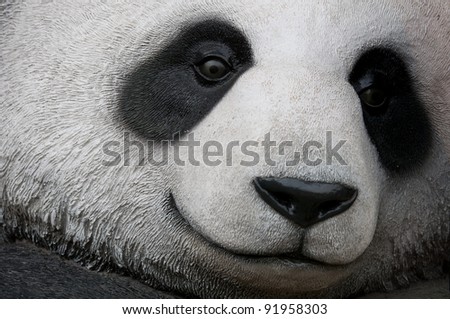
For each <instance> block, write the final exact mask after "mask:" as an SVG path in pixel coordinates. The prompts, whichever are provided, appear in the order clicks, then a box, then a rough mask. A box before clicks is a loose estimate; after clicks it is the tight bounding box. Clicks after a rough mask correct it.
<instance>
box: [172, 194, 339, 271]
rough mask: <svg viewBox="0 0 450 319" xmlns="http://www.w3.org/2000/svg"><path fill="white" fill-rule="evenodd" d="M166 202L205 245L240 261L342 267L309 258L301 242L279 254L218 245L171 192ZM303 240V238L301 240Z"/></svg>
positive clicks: (180, 220)
mask: <svg viewBox="0 0 450 319" xmlns="http://www.w3.org/2000/svg"><path fill="white" fill-rule="evenodd" d="M168 197H169V198H168V202H169V207H170V208H169V211H170V212H171V213H172V214H173V215H174V217H175V218H176V219H177V220H178V221H179V222H181V223H183V224H184V225H185V227H187V228H188V229H189V231H190V232H192V234H195V235H197V236H199V237H201V239H202V241H203V242H204V243H205V245H208V246H210V247H212V248H213V249H215V250H219V251H221V252H222V253H223V252H224V253H225V254H227V255H232V256H233V257H235V258H238V260H239V261H241V262H251V263H253V262H254V263H265V264H273V265H277V266H280V265H289V266H294V265H297V266H302V267H305V266H312V267H319V268H324V267H325V268H328V267H329V268H339V267H342V265H334V264H330V263H326V262H323V261H319V260H315V259H312V258H309V257H307V256H305V255H303V253H302V244H300V246H299V248H298V249H297V250H296V251H292V252H288V253H280V254H258V253H255V254H246V253H242V252H239V251H234V250H232V249H229V248H227V247H224V246H223V245H220V244H218V243H216V242H214V241H213V240H211V239H210V238H208V237H207V236H205V235H204V234H202V233H201V232H199V231H197V230H196V229H195V228H194V227H193V226H192V225H191V224H190V223H189V222H188V221H187V220H186V218H184V216H183V214H182V213H181V211H180V209H179V208H178V206H177V204H176V201H175V198H174V196H173V194H172V193H170V194H169V196H168ZM302 242H303V240H302Z"/></svg>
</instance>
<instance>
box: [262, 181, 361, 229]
mask: <svg viewBox="0 0 450 319" xmlns="http://www.w3.org/2000/svg"><path fill="white" fill-rule="evenodd" d="M253 183H254V185H255V188H256V191H257V192H258V194H259V195H260V196H261V198H262V199H263V200H264V201H265V202H266V203H267V204H269V205H270V206H271V207H272V208H273V209H275V210H276V211H277V212H279V213H280V214H281V215H283V216H285V217H286V218H288V219H290V220H292V221H294V222H295V223H297V224H299V225H300V226H302V227H308V226H311V225H313V224H315V223H317V222H320V221H323V220H325V219H328V218H330V217H333V216H335V215H337V214H340V213H342V212H344V211H346V210H347V209H348V208H349V207H350V206H351V205H352V204H353V202H354V201H355V199H356V196H357V194H358V192H357V190H355V189H353V188H350V187H347V186H344V185H341V184H336V183H324V182H307V181H302V180H299V179H295V178H273V177H258V178H256V179H255V180H254V181H253Z"/></svg>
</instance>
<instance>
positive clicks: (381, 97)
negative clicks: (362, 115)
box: [360, 88, 387, 108]
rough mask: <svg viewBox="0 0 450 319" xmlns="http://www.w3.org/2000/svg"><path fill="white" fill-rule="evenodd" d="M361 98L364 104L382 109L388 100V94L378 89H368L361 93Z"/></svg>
mask: <svg viewBox="0 0 450 319" xmlns="http://www.w3.org/2000/svg"><path fill="white" fill-rule="evenodd" d="M360 98H361V100H362V101H363V102H364V104H366V105H368V106H370V107H374V108H377V107H381V106H383V105H384V104H385V102H386V100H387V96H386V93H385V92H384V91H383V90H381V89H378V88H368V89H366V90H364V91H363V92H362V93H360Z"/></svg>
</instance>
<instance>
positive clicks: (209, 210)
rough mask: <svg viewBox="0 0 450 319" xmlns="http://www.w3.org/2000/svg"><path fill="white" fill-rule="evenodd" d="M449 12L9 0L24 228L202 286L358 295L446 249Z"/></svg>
mask: <svg viewBox="0 0 450 319" xmlns="http://www.w3.org/2000/svg"><path fill="white" fill-rule="evenodd" d="M184 6H186V4H184ZM61 12H67V13H69V12H70V15H67V16H66V15H61V14H60V13H61ZM449 13H450V12H449V10H448V6H446V4H445V1H438V2H435V3H433V4H426V3H422V5H421V6H417V5H414V4H413V3H412V2H411V3H409V2H405V3H402V4H397V3H395V4H394V3H392V2H389V1H372V2H364V3H359V4H355V3H353V2H350V1H348V2H340V3H338V4H330V3H328V2H325V1H324V2H314V3H312V2H311V3H302V4H297V3H288V2H286V3H284V2H283V3H281V2H280V3H279V2H277V3H276V4H274V3H273V2H269V1H267V2H261V3H259V2H258V4H257V5H256V4H255V5H252V6H249V5H248V3H245V2H240V1H236V2H229V1H227V2H224V3H221V2H220V3H218V2H214V3H212V2H211V3H210V2H205V1H199V2H198V3H196V2H193V3H190V4H189V5H188V7H187V8H185V7H183V6H180V4H179V3H177V1H173V3H169V4H164V5H160V4H158V3H157V2H150V3H146V4H140V5H139V6H138V5H134V4H126V5H125V4H123V5H121V6H113V5H111V6H104V5H102V6H95V5H92V4H91V5H89V6H87V7H86V8H84V7H83V8H80V7H78V6H75V5H74V4H71V3H64V4H61V3H60V2H58V3H49V4H45V5H40V6H36V7H35V6H33V5H28V6H26V7H25V6H23V5H17V7H12V9H10V10H5V14H4V15H5V17H8V19H4V21H5V22H4V24H5V30H6V31H5V33H4V34H3V35H2V36H3V37H4V39H5V43H6V46H5V47H4V48H2V51H1V55H2V57H4V58H5V61H7V64H6V68H5V70H4V71H3V73H1V74H0V75H1V78H0V80H1V81H2V83H4V84H6V85H7V90H6V91H5V92H3V93H2V99H3V101H4V103H2V113H3V114H5V115H6V117H5V118H4V119H2V126H3V127H2V129H1V134H2V137H4V138H2V141H1V143H2V144H0V145H1V148H0V149H1V152H2V153H1V154H0V164H1V165H2V166H0V186H1V187H2V189H3V209H4V219H5V225H6V228H7V230H8V233H9V234H10V236H11V237H25V238H29V239H32V240H34V241H36V242H38V243H40V244H42V245H45V246H47V247H50V248H52V249H54V250H57V251H58V252H60V253H61V254H65V255H68V256H77V257H79V258H80V259H81V260H83V261H84V262H86V263H89V264H90V265H92V266H97V267H101V266H108V267H113V268H119V269H122V270H125V271H127V272H128V273H131V274H133V275H135V276H138V277H139V278H141V279H143V280H146V281H147V282H148V283H150V284H152V285H154V286H155V287H161V288H165V289H171V290H175V291H179V292H182V293H185V294H192V295H197V296H210V297H211V296H227V297H230V296H322V295H327V296H338V295H348V294H351V293H354V292H357V291H360V290H361V289H362V288H364V287H369V286H370V287H377V285H378V286H379V285H380V282H383V283H384V282H386V281H390V280H391V278H395V276H396V275H398V274H399V273H401V274H408V275H409V274H416V273H417V272H418V271H419V272H420V271H421V272H422V273H423V272H424V269H435V268H436V267H439V266H440V262H442V260H443V258H444V257H443V256H445V252H446V250H448V238H446V234H447V233H448V224H446V223H445V220H446V218H447V219H448V214H449V209H448V207H449V197H450V194H449V189H448V186H447V185H448V181H449V177H450V168H449V152H450V140H449V138H448V136H449V133H450V117H449V116H448V107H449V101H450V91H449V89H448V87H450V86H449V84H450V78H449V75H448V68H449V63H450V59H449V58H448V54H447V52H448V49H450V43H449V39H448V32H449V30H448V25H447V24H446V22H444V20H445V18H448V16H449ZM42 16H46V17H49V18H48V19H45V20H43V19H41V18H40V17H42ZM425 26H427V27H425ZM18 52H19V53H20V54H19V53H18ZM174 136H175V137H176V138H175V139H174ZM192 143H193V144H192ZM187 144H189V145H194V146H197V147H185V146H186V145H187ZM208 144H209V146H207V145H208ZM280 145H283V146H280ZM143 146H145V148H144V147H143ZM150 146H151V147H150ZM166 151H168V152H169V156H168V157H167V158H168V160H167V162H165V163H164V164H163V165H156V163H154V162H152V160H155V159H156V158H163V157H164V156H166V155H167V154H165V152H166ZM206 152H210V154H209V155H211V152H213V153H214V154H215V157H211V156H208V154H206ZM142 155H144V159H143V158H142ZM221 156H222V157H221ZM150 158H151V160H149V159H150ZM111 159H114V160H112V161H111Z"/></svg>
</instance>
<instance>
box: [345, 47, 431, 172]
mask: <svg viewBox="0 0 450 319" xmlns="http://www.w3.org/2000/svg"><path fill="white" fill-rule="evenodd" d="M349 82H350V83H351V84H352V85H353V87H354V88H355V91H356V92H357V93H358V94H360V98H361V106H362V108H363V116H364V123H365V126H366V129H367V132H368V133H369V136H370V138H371V140H372V143H373V144H374V145H375V146H376V148H377V150H378V154H379V158H380V161H381V163H382V164H383V165H384V167H386V168H387V169H388V170H390V171H393V172H399V173H400V172H405V171H407V170H409V169H412V168H413V167H416V166H419V165H420V164H421V163H422V162H423V161H424V160H425V159H426V157H427V155H428V153H429V151H430V148H431V144H432V134H431V125H430V121H429V119H428V116H427V113H426V111H425V108H424V105H423V102H422V101H421V100H420V98H419V96H418V94H417V92H416V87H415V85H414V83H413V79H412V77H411V75H410V73H409V70H408V68H407V65H406V64H405V62H404V61H403V59H402V58H401V57H400V55H399V54H397V53H396V52H394V51H393V50H391V49H386V48H373V49H371V50H369V51H367V52H365V53H363V54H362V55H361V57H360V58H359V59H358V61H357V62H356V64H355V65H354V67H353V70H352V72H351V74H350V77H349ZM367 89H372V92H373V91H377V90H378V92H379V91H383V94H385V95H386V99H385V102H384V103H383V105H381V106H380V107H377V108H373V107H370V106H368V105H367V102H365V101H366V100H365V99H364V96H362V94H364V93H362V92H367ZM376 99H378V100H379V101H381V99H380V98H378V97H377V98H376Z"/></svg>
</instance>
